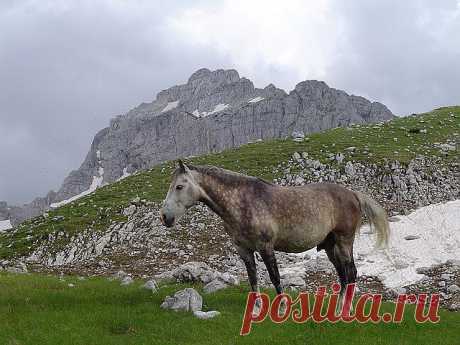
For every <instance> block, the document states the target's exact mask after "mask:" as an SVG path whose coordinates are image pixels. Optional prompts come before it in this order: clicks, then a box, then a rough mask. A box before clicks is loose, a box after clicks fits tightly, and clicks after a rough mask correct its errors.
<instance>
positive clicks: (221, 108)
mask: <svg viewBox="0 0 460 345" xmlns="http://www.w3.org/2000/svg"><path fill="white" fill-rule="evenodd" d="M228 107H229V105H228V104H223V103H219V104H218V105H216V106H215V107H214V110H213V111H211V112H210V113H209V114H208V115H211V114H214V113H218V112H219V111H222V110H225V109H227V108H228Z"/></svg>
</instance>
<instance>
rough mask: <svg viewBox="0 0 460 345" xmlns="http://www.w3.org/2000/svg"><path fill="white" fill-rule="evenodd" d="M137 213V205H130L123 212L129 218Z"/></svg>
mask: <svg viewBox="0 0 460 345" xmlns="http://www.w3.org/2000/svg"><path fill="white" fill-rule="evenodd" d="M135 212H136V205H129V206H128V207H126V208H125V209H124V210H123V215H125V216H127V217H129V216H132V215H133V214H134V213H135Z"/></svg>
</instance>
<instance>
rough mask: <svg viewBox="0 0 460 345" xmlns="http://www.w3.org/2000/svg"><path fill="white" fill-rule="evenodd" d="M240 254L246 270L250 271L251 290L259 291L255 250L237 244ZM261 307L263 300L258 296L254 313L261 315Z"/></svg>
mask: <svg viewBox="0 0 460 345" xmlns="http://www.w3.org/2000/svg"><path fill="white" fill-rule="evenodd" d="M236 249H237V251H238V254H239V255H240V257H241V260H243V262H244V265H245V266H246V271H247V272H248V279H249V284H250V285H251V290H252V291H253V292H257V293H259V292H260V291H259V286H258V284H257V266H256V261H255V260H254V251H253V250H251V249H248V248H244V247H240V246H237V248H236ZM260 309H261V300H260V298H258V299H257V300H256V304H255V306H254V310H253V314H254V315H259V313H260Z"/></svg>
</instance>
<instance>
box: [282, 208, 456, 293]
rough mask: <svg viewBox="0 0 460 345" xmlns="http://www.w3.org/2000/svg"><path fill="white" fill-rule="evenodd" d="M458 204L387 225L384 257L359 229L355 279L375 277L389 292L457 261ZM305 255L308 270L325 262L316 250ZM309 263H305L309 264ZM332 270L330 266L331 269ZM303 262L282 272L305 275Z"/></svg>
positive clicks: (416, 213)
mask: <svg viewBox="0 0 460 345" xmlns="http://www.w3.org/2000/svg"><path fill="white" fill-rule="evenodd" d="M459 209H460V200H455V201H450V202H447V203H444V204H434V205H429V206H426V207H422V208H420V209H418V210H416V211H414V212H413V213H411V214H409V215H407V216H398V217H399V218H400V220H399V221H398V222H392V223H390V228H391V239H390V245H389V249H388V251H387V254H386V253H385V251H382V250H379V251H375V250H373V247H374V244H375V235H374V234H373V233H370V229H369V226H368V225H366V226H363V227H362V228H361V233H360V235H357V237H356V239H355V245H354V257H355V264H356V267H357V269H358V275H368V276H377V277H378V278H380V280H381V281H382V283H383V284H384V285H385V286H387V287H389V288H396V287H403V286H406V285H410V284H413V283H416V282H417V281H419V280H421V279H422V278H423V277H424V275H423V274H418V273H417V272H416V270H417V268H420V267H430V266H433V265H435V264H441V263H445V262H446V261H447V260H450V259H458V254H459V248H460V217H459V216H458V214H459V212H458V211H459ZM409 235H416V236H419V238H417V239H415V240H410V241H409V240H406V239H404V238H405V237H406V236H409ZM305 253H306V254H308V255H309V256H310V258H311V259H310V260H316V263H315V262H313V263H310V265H311V266H312V267H315V265H316V264H321V263H322V262H324V261H327V260H328V259H327V256H326V253H325V252H324V251H321V252H317V251H316V248H314V249H310V250H308V251H306V252H304V253H300V254H297V255H299V256H303V255H305ZM310 260H307V262H308V261H310ZM331 266H332V265H331ZM304 267H305V262H300V263H299V265H296V264H294V265H292V266H290V267H287V268H286V273H285V274H290V273H296V274H303V275H305V268H304Z"/></svg>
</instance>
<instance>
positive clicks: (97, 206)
mask: <svg viewBox="0 0 460 345" xmlns="http://www.w3.org/2000/svg"><path fill="white" fill-rule="evenodd" d="M451 114H453V115H451ZM420 130H426V131H427V132H426V133H421V132H419V131H420ZM459 132H460V106H456V107H445V108H440V109H437V110H434V111H432V112H429V113H426V114H423V115H420V116H410V117H405V118H397V119H395V120H393V121H391V122H387V123H384V124H373V125H366V126H362V125H356V126H353V127H350V128H336V129H331V130H327V131H324V132H320V133H314V134H311V135H309V136H308V140H305V141H303V142H300V143H297V142H294V141H292V140H291V139H287V140H283V139H280V140H270V141H265V142H258V143H253V144H247V145H244V146H241V147H239V148H235V149H231V150H227V151H224V152H221V153H214V154H209V155H205V156H201V157H197V158H193V159H190V160H189V162H190V163H193V164H211V165H217V166H220V167H224V168H227V169H230V170H235V171H240V172H243V173H246V174H249V175H253V176H259V177H263V178H265V179H269V180H271V179H273V178H274V177H277V176H276V173H274V167H276V166H277V165H278V164H279V163H281V162H284V161H287V160H288V159H289V158H290V157H291V156H292V154H293V153H294V152H308V154H309V156H311V157H312V158H315V159H319V160H320V161H322V162H328V155H330V154H335V153H337V152H345V153H346V151H345V149H346V148H348V147H350V146H353V147H355V148H356V150H355V151H354V152H352V153H351V152H349V153H346V159H347V160H355V161H366V162H371V163H375V164H378V165H381V166H382V165H384V164H385V162H386V160H398V161H400V162H402V163H403V164H404V163H407V162H408V161H410V160H411V159H412V158H414V157H415V156H416V155H425V156H439V157H440V158H441V159H442V160H443V161H445V162H448V161H452V160H458V157H459V156H458V150H457V151H453V152H451V153H450V154H449V155H448V156H443V155H440V152H439V148H437V147H436V146H435V143H443V142H445V141H446V140H447V139H450V140H454V141H456V142H458V141H459V139H460V137H459ZM395 138H396V140H395ZM174 165H175V163H174V162H167V163H165V164H162V165H159V166H157V167H155V168H153V169H151V170H148V171H144V172H140V173H138V174H135V175H133V176H130V177H128V178H126V179H124V180H122V181H119V182H116V183H113V184H111V185H108V186H105V187H103V188H100V189H98V190H97V191H96V192H95V193H93V194H91V195H88V196H86V197H84V198H81V199H79V200H77V201H75V202H73V203H71V204H68V205H65V206H63V207H60V208H59V209H56V210H52V211H50V212H49V215H50V216H49V218H47V219H45V218H43V217H41V216H40V217H37V218H35V219H32V220H29V221H26V222H24V223H22V224H21V225H20V226H19V227H18V231H16V232H15V233H14V234H8V235H0V259H1V258H4V259H7V258H11V257H13V256H22V255H26V254H28V253H30V252H32V251H33V249H34V248H36V246H37V245H38V244H39V243H41V242H42V240H44V239H46V238H48V236H49V235H50V234H56V233H59V232H62V233H63V234H64V236H63V237H62V238H61V239H60V240H59V241H55V244H54V245H55V247H54V249H55V250H56V251H57V250H59V249H60V248H61V247H62V246H63V245H65V244H66V243H67V242H68V239H69V237H70V236H72V235H74V234H76V233H78V232H81V231H83V230H85V229H92V230H93V231H101V230H104V229H106V228H107V227H108V226H109V225H110V223H111V222H114V221H124V220H126V218H125V217H124V216H123V215H122V214H121V212H120V211H121V210H122V209H123V208H125V207H126V206H127V205H128V204H129V202H130V200H132V199H133V198H135V197H136V196H139V197H141V198H142V199H146V200H149V201H161V200H162V199H163V198H164V195H165V193H166V190H167V188H168V186H169V182H170V174H171V171H172V169H173V168H174ZM56 216H63V217H64V219H63V220H60V221H53V218H54V217H56Z"/></svg>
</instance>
